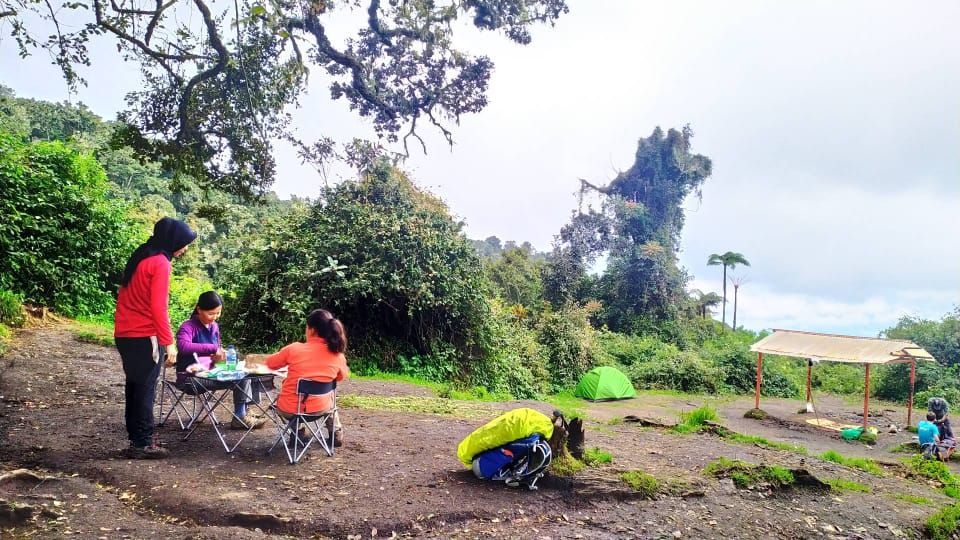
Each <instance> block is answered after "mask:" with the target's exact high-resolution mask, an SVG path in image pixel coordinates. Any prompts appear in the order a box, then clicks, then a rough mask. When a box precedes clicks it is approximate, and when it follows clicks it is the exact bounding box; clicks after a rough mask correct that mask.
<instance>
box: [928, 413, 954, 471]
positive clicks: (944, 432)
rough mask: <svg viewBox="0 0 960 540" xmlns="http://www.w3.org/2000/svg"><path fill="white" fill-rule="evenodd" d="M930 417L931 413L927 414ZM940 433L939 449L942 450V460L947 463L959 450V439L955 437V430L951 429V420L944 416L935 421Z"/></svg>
mask: <svg viewBox="0 0 960 540" xmlns="http://www.w3.org/2000/svg"><path fill="white" fill-rule="evenodd" d="M927 416H930V413H927ZM934 424H936V426H937V429H938V431H939V433H938V435H939V439H940V440H939V441H938V447H939V448H940V459H942V460H943V461H947V460H948V459H950V456H951V455H953V452H954V451H955V450H956V449H957V439H956V438H955V437H954V436H953V429H951V428H950V418H949V416H948V415H946V414H944V415H943V416H942V417H940V418H936V420H934Z"/></svg>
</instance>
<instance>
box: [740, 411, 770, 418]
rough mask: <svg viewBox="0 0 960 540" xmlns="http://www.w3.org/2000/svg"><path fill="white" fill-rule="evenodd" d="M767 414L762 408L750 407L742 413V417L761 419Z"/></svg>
mask: <svg viewBox="0 0 960 540" xmlns="http://www.w3.org/2000/svg"><path fill="white" fill-rule="evenodd" d="M767 416H768V415H767V413H766V411H764V410H763V409H750V410H749V411H747V412H745V413H743V417H744V418H750V419H751V420H763V419H764V418H766V417H767Z"/></svg>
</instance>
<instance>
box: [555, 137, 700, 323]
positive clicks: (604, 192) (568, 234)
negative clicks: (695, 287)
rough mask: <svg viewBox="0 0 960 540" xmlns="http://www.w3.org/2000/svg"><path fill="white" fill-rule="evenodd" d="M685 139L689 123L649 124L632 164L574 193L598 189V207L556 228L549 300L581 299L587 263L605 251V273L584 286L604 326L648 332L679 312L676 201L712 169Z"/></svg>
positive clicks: (682, 281) (681, 277) (680, 218)
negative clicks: (599, 308) (596, 302)
mask: <svg viewBox="0 0 960 540" xmlns="http://www.w3.org/2000/svg"><path fill="white" fill-rule="evenodd" d="M692 137H693V132H692V131H691V130H690V128H689V127H685V128H683V129H682V130H680V131H677V130H675V129H671V130H669V131H668V132H666V133H664V132H663V130H661V129H660V128H656V129H655V130H654V131H653V133H651V134H650V136H649V137H645V138H641V139H640V140H639V142H638V144H637V151H636V154H635V159H634V163H633V166H631V167H630V168H629V169H628V170H626V171H624V172H622V173H620V174H619V175H618V176H617V177H616V178H615V179H614V180H613V181H612V182H610V184H609V185H607V186H601V187H598V186H594V185H592V184H590V183H588V182H586V181H584V182H583V183H582V188H581V194H583V193H586V192H597V193H600V194H601V196H602V207H601V209H600V210H599V211H596V210H593V209H591V210H589V211H588V212H586V213H584V212H580V213H578V214H576V215H575V216H574V217H573V218H572V220H571V221H570V223H569V224H567V225H566V226H564V228H563V229H561V231H560V239H559V242H558V244H557V245H556V247H555V249H554V252H553V254H552V255H551V257H550V261H549V263H548V266H547V268H546V269H545V272H544V278H545V283H544V288H545V290H546V291H547V297H548V298H549V299H550V300H551V301H552V302H554V303H563V302H568V301H584V300H586V299H587V298H585V297H580V296H578V295H579V294H581V293H582V292H584V291H585V288H584V287H583V284H584V280H585V277H586V268H587V265H588V264H589V263H590V262H591V261H592V260H593V259H594V258H595V257H596V256H597V255H598V254H600V253H604V252H606V253H607V254H608V260H607V268H606V271H605V272H604V273H603V275H602V276H601V278H600V279H599V281H597V282H596V283H594V284H593V286H591V287H589V288H586V290H588V291H590V292H591V297H592V298H597V299H599V300H600V301H601V302H602V304H603V312H602V313H601V318H602V320H603V322H605V323H606V324H607V325H608V326H609V327H610V328H611V329H613V330H615V331H619V332H624V333H651V332H652V331H656V330H657V329H661V330H662V329H663V328H662V325H661V324H660V323H663V322H668V321H675V320H676V319H677V318H678V317H679V316H680V314H681V306H683V305H684V303H685V302H686V299H687V295H686V292H685V291H684V287H685V285H686V282H687V276H686V274H685V273H684V272H683V271H682V270H681V269H680V268H679V267H678V265H677V249H678V248H679V240H680V232H681V231H682V230H683V222H684V211H683V206H682V205H683V201H684V199H685V198H686V197H687V195H689V194H691V193H697V192H699V189H700V186H701V185H702V184H703V182H704V181H705V180H706V178H707V177H708V176H710V173H711V168H712V165H711V163H710V160H709V159H708V158H707V157H705V156H702V155H699V154H693V153H692V152H691V151H690V149H691V147H690V141H691V138H692ZM667 333H670V332H669V329H667Z"/></svg>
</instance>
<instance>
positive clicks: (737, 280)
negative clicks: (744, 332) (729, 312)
mask: <svg viewBox="0 0 960 540" xmlns="http://www.w3.org/2000/svg"><path fill="white" fill-rule="evenodd" d="M746 281H747V278H745V277H737V276H730V283H733V329H734V330H736V329H737V293H738V292H740V286H741V285H743V284H744V283H745V282H746Z"/></svg>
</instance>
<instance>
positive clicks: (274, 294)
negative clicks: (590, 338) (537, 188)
mask: <svg viewBox="0 0 960 540" xmlns="http://www.w3.org/2000/svg"><path fill="white" fill-rule="evenodd" d="M267 234H269V235H270V241H269V242H268V243H264V244H263V245H261V246H260V247H261V249H259V250H257V251H256V252H255V253H251V254H249V255H248V256H247V257H246V258H245V259H243V260H242V263H241V264H240V265H238V266H237V268H236V270H235V271H234V272H232V273H231V274H230V275H226V274H224V275H223V276H222V279H221V281H222V283H221V284H222V285H224V286H225V288H226V289H232V290H235V291H236V297H235V299H233V300H232V302H231V306H232V307H231V308H230V309H228V310H226V311H225V315H224V319H225V321H224V325H225V326H227V325H233V330H232V332H233V334H234V335H235V338H236V339H237V340H238V341H240V342H242V343H243V344H245V345H247V346H248V347H254V348H271V347H275V346H277V345H278V344H280V343H286V342H289V341H292V340H298V339H302V336H303V328H304V326H303V325H304V323H303V321H304V316H305V314H306V313H307V312H308V311H309V310H311V309H314V308H318V307H324V308H327V309H330V310H331V311H333V312H334V313H335V314H337V316H338V317H340V318H341V319H342V320H343V321H344V324H345V325H346V327H347V330H348V332H349V333H350V348H351V358H352V361H356V362H357V363H358V364H359V365H360V366H362V367H363V368H364V369H373V368H376V369H379V370H383V371H404V372H407V373H410V374H415V375H421V376H426V377H428V378H431V379H435V380H447V379H449V378H450V376H452V375H455V374H458V373H460V372H461V371H466V367H467V366H466V365H465V364H466V363H467V362H470V361H471V359H474V358H476V357H477V356H478V354H477V351H478V350H479V346H480V340H481V337H482V336H481V332H482V330H483V328H484V324H485V321H486V320H487V318H488V317H489V307H488V305H487V302H486V299H485V293H486V285H485V282H484V280H483V272H482V269H481V265H480V260H479V258H478V257H477V255H476V253H475V251H474V249H473V247H472V246H471V245H470V243H469V242H468V241H467V239H466V238H465V237H464V236H463V234H462V232H461V224H460V223H457V222H455V221H454V220H453V218H452V217H451V216H450V214H449V212H448V210H447V208H446V206H444V204H443V203H442V202H441V201H440V200H438V199H436V198H435V197H433V196H432V195H430V194H428V193H426V192H424V191H422V190H420V189H418V188H417V187H415V186H414V185H413V183H412V182H411V181H410V180H409V179H407V177H406V176H404V175H403V174H402V173H401V172H399V171H397V170H396V169H394V168H392V167H391V166H389V165H388V164H386V163H379V164H377V165H376V166H375V167H374V168H372V169H371V170H370V171H368V172H367V173H366V174H365V175H364V177H363V178H361V179H360V180H359V181H346V182H343V183H341V184H339V185H337V186H335V187H332V188H329V189H326V190H324V191H323V193H322V197H321V198H320V200H319V201H318V202H317V203H315V204H313V205H312V206H310V207H308V208H306V209H304V210H302V211H299V210H298V211H292V212H290V214H289V215H288V216H286V217H285V218H284V219H283V220H282V221H281V222H280V223H279V224H278V227H277V229H275V230H272V231H269V232H268V233H267Z"/></svg>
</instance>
